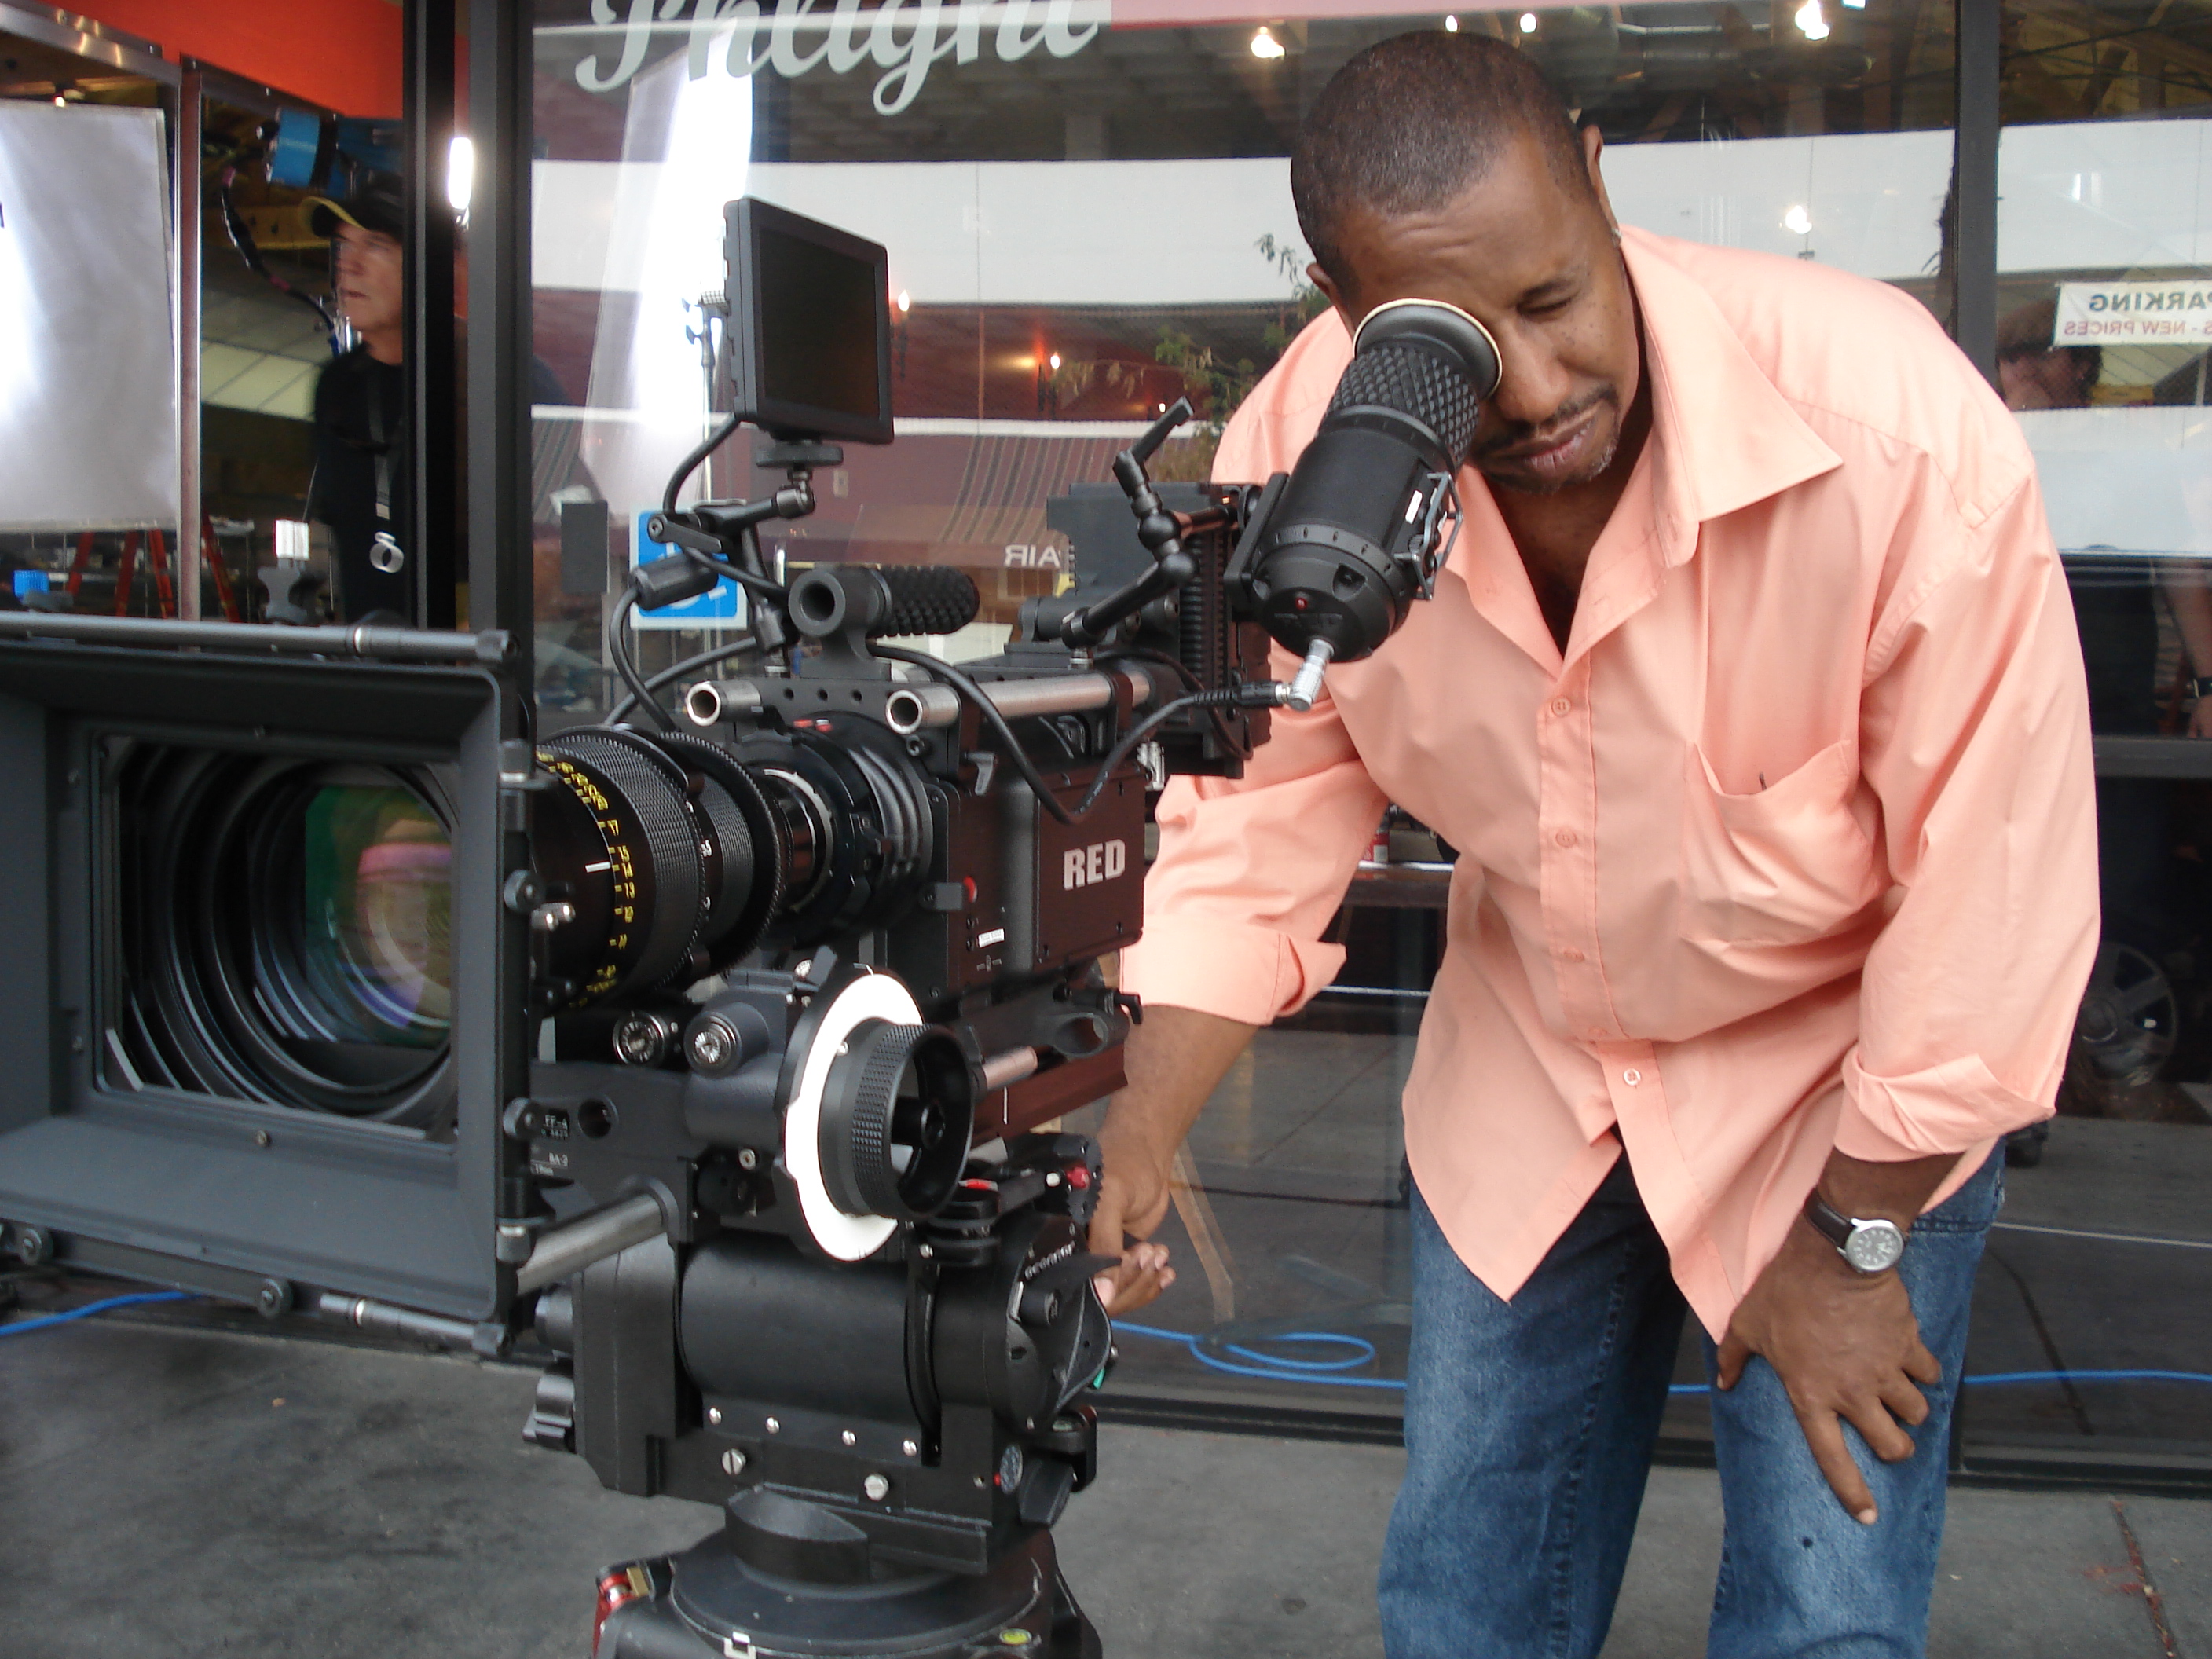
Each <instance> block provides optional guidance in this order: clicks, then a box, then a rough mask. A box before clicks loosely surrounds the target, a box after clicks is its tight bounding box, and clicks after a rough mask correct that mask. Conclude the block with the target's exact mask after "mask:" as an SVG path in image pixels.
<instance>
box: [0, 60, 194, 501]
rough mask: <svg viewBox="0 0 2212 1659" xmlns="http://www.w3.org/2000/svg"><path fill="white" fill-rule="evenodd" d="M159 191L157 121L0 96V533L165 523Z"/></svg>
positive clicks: (165, 272) (165, 339)
mask: <svg viewBox="0 0 2212 1659" xmlns="http://www.w3.org/2000/svg"><path fill="white" fill-rule="evenodd" d="M168 187H169V186H168V165H167V156H166V155H165V149H164V145H163V143H162V131H161V115H160V113H159V112H156V111H153V110H137V109H99V108H86V107H82V106H73V107H69V108H62V109H57V108H55V107H54V106H52V104H44V103H32V102H28V101H16V100H4V101H0V530H92V529H112V530H121V529H169V528H173V527H174V526H175V525H176V522H177V490H178V461H177V453H178V422H177V388H176V346H175V337H174V333H173V328H172V323H171V309H170V303H171V302H170V295H171V291H172V287H173V281H174V277H173V271H172V269H171V265H170V257H169V216H168Z"/></svg>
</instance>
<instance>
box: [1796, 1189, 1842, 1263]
mask: <svg viewBox="0 0 2212 1659" xmlns="http://www.w3.org/2000/svg"><path fill="white" fill-rule="evenodd" d="M1805 1219H1806V1220H1808V1221H1809V1222H1811V1223H1812V1224H1813V1231H1814V1232H1816V1233H1818V1234H1820V1237H1823V1238H1825V1239H1826V1240H1827V1241H1828V1243H1831V1244H1832V1245H1834V1246H1835V1247H1836V1248H1837V1249H1839V1250H1840V1249H1843V1248H1844V1246H1846V1245H1848V1244H1849V1243H1850V1242H1851V1231H1852V1225H1853V1224H1852V1221H1851V1218H1850V1217H1849V1216H1847V1215H1845V1214H1844V1212H1842V1211H1841V1210H1839V1209H1838V1208H1837V1207H1836V1206H1834V1205H1832V1204H1831V1203H1829V1202H1828V1200H1826V1199H1825V1198H1822V1197H1821V1196H1820V1188H1817V1187H1815V1188H1814V1189H1813V1190H1812V1191H1811V1192H1809V1193H1808V1194H1806V1195H1805Z"/></svg>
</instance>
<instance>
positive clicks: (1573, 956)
mask: <svg viewBox="0 0 2212 1659" xmlns="http://www.w3.org/2000/svg"><path fill="white" fill-rule="evenodd" d="M1559 954H1560V955H1561V956H1563V957H1565V958H1566V959H1567V960H1568V961H1569V962H1580V961H1581V960H1582V959H1583V953H1582V952H1581V951H1577V950H1576V949H1575V947H1574V946H1573V945H1569V946H1567V948H1566V949H1565V950H1564V951H1560V952H1559Z"/></svg>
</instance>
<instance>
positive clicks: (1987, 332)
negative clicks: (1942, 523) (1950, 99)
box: [1951, 0, 2002, 385]
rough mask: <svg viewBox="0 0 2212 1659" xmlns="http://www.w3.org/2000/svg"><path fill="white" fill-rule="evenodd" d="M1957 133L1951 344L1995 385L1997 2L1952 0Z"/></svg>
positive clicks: (1954, 166) (1954, 180) (1998, 57)
mask: <svg viewBox="0 0 2212 1659" xmlns="http://www.w3.org/2000/svg"><path fill="white" fill-rule="evenodd" d="M1955 5H1956V15H1957V17H1958V62H1957V65H1956V68H1957V73H1958V87H1959V102H1958V123H1959V124H1958V127H1957V130H1956V131H1955V132H1954V135H1953V139H1952V142H1953V144H1954V149H1953V151H1952V158H1953V159H1952V192H1953V199H1954V202H1955V203H1956V204H1957V208H1956V212H1957V220H1956V225H1955V228H1954V233H1953V234H1954V238H1955V240H1954V244H1953V261H1954V263H1953V266H1952V269H1953V271H1954V276H1955V279H1956V286H1955V287H1954V289H1953V298H1952V301H1951V337H1952V338H1953V339H1954V340H1956V341H1957V342H1958V343H1959V349H1960V350H1961V351H1963V352H1965V353H1966V356H1968V357H1969V358H1971V359H1972V362H1973V364H1974V367H1975V368H1978V369H1980V370H1981V371H1982V373H1983V374H1984V375H1986V376H1987V377H1988V378H1989V380H1990V384H1991V385H1995V384H1996V378H1997V135H1998V131H1999V128H1998V114H1997V87H1998V81H1999V71H2000V56H2001V46H2000V41H1999V27H2000V23H2001V19H2002V12H2001V7H2000V0H1955Z"/></svg>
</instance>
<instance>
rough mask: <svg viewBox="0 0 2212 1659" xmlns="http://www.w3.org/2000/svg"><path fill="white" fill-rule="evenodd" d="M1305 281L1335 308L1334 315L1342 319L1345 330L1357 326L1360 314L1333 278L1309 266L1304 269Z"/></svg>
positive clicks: (1313, 266) (1320, 268)
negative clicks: (1324, 296)
mask: <svg viewBox="0 0 2212 1659" xmlns="http://www.w3.org/2000/svg"><path fill="white" fill-rule="evenodd" d="M1306 280H1307V281H1308V282H1310V283H1312V284H1313V285H1314V286H1315V287H1316V288H1317V289H1320V290H1321V291H1322V293H1323V294H1326V295H1328V302H1329V304H1331V305H1333V306H1334V307H1336V314H1337V315H1338V316H1340V317H1341V318H1343V319H1344V325H1345V326H1346V328H1358V326H1359V317H1360V313H1358V311H1357V310H1355V309H1354V308H1353V307H1352V301H1351V300H1350V298H1349V297H1347V296H1346V294H1345V292H1344V290H1343V289H1340V288H1339V287H1338V286H1337V284H1336V278H1335V277H1334V276H1330V275H1329V274H1328V271H1326V270H1323V269H1322V267H1321V266H1320V265H1318V264H1311V265H1308V266H1307V267H1306Z"/></svg>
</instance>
